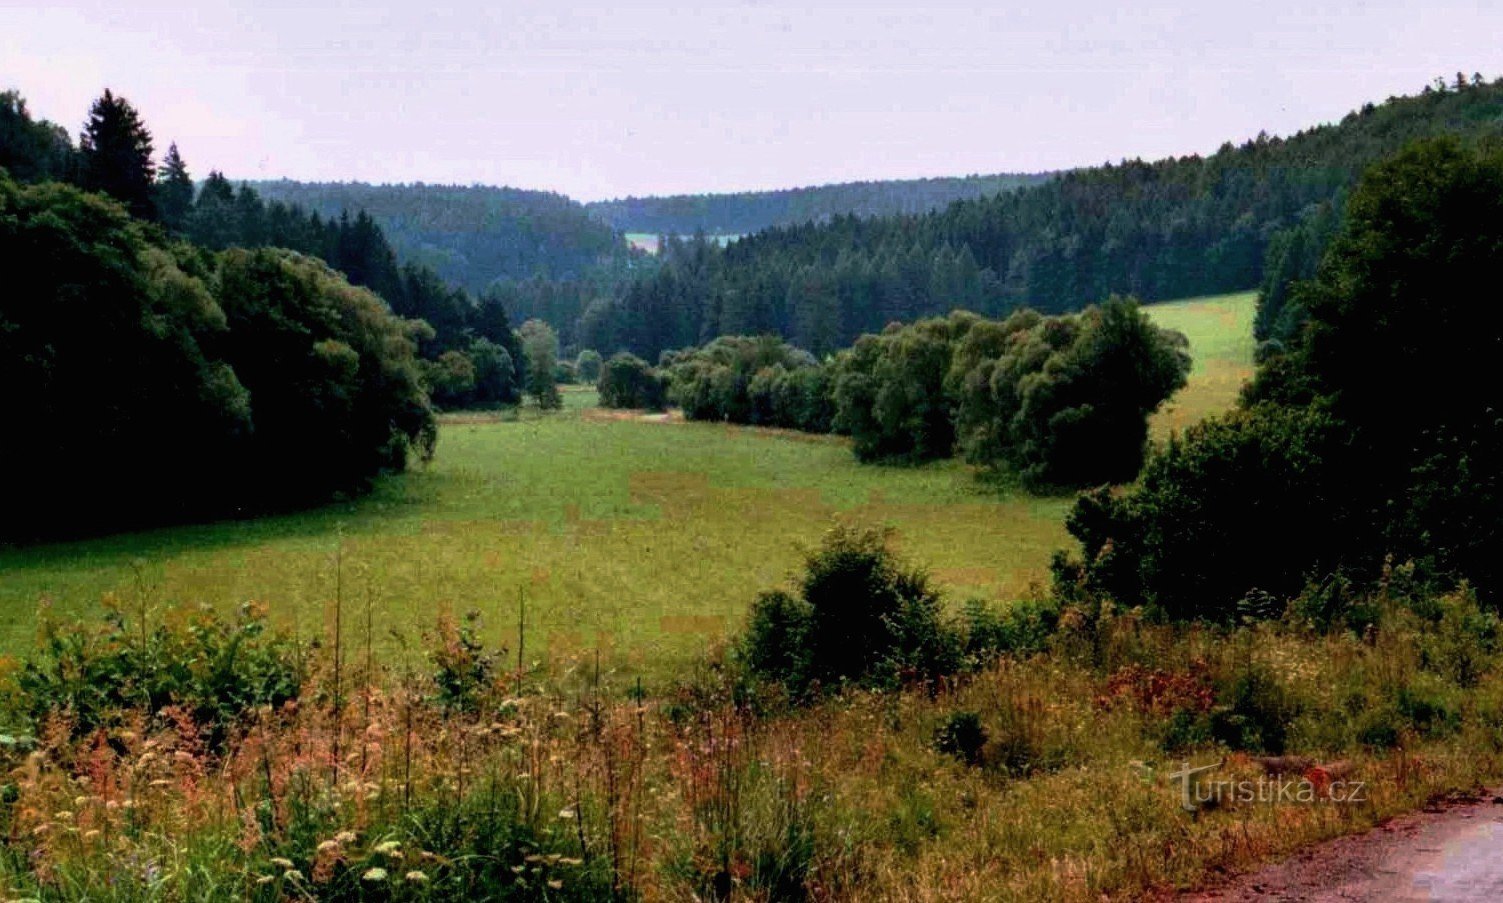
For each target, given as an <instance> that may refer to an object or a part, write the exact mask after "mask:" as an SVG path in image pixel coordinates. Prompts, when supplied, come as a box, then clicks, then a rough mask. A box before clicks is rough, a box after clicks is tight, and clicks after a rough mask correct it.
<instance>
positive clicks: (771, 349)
mask: <svg viewBox="0 0 1503 903" xmlns="http://www.w3.org/2000/svg"><path fill="white" fill-rule="evenodd" d="M819 369H820V367H819V364H818V363H817V362H816V361H815V360H814V357H813V356H812V355H810V354H809V353H808V352H807V351H804V350H802V349H799V348H795V347H793V346H792V345H789V344H787V343H786V342H784V341H783V340H782V339H779V338H777V337H775V336H756V337H753V336H722V337H720V338H718V339H716V340H715V341H713V342H711V343H709V344H708V345H705V346H704V347H703V348H688V349H684V350H681V351H674V352H669V353H667V354H665V355H664V356H663V371H664V374H665V375H666V377H667V380H668V397H669V400H670V401H672V402H673V403H674V404H676V405H678V406H679V407H680V408H682V409H683V412H684V416H685V417H688V418H689V419H691V420H728V421H730V422H732V423H749V424H757V425H763V426H787V427H794V428H798V429H810V430H812V431H817V429H816V428H817V427H818V426H819V425H820V419H821V418H820V415H821V413H822V412H821V409H820V407H819V402H818V401H817V400H811V399H808V398H807V397H806V396H804V394H803V393H804V392H806V391H818V390H819V389H820V388H821V387H822V384H821V383H818V382H817V381H816V382H805V381H803V380H802V379H800V381H799V382H798V383H796V384H792V383H790V380H791V379H793V378H794V376H793V375H794V374H798V373H802V372H803V371H806V370H810V371H816V372H817V371H818V370H819ZM816 379H817V378H816ZM794 386H796V387H797V388H794ZM800 414H803V415H804V416H805V417H806V418H807V419H804V418H801V417H800V416H799V415H800Z"/></svg>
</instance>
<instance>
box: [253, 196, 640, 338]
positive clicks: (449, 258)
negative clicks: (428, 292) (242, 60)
mask: <svg viewBox="0 0 1503 903" xmlns="http://www.w3.org/2000/svg"><path fill="white" fill-rule="evenodd" d="M252 187H253V188H254V189H255V190H256V191H257V192H259V193H260V194H261V195H262V196H263V197H266V198H269V199H272V200H275V201H279V202H281V203H283V204H287V205H295V206H298V207H301V208H303V209H304V210H311V211H313V212H315V213H317V214H319V215H321V216H323V217H324V218H326V219H329V218H334V217H337V216H339V215H340V213H341V212H342V211H345V210H352V211H353V210H361V211H364V212H365V213H366V214H368V215H369V216H371V217H372V218H373V219H374V221H375V222H376V223H377V224H379V225H380V227H381V229H382V231H383V232H384V233H385V234H386V235H387V237H388V238H389V240H390V241H391V245H392V249H393V251H394V252H395V253H396V255H397V256H398V257H399V258H400V259H401V260H402V261H403V262H404V263H407V264H413V265H415V266H419V267H423V268H426V269H431V270H433V271H434V272H435V273H436V274H437V275H438V277H439V278H440V279H442V280H443V281H445V282H447V283H452V284H454V285H458V286H462V287H463V288H465V289H466V290H467V291H470V292H473V293H476V294H481V293H484V292H486V291H487V290H489V289H490V288H491V287H492V285H493V283H496V282H498V281H503V282H515V281H525V280H530V279H532V278H533V277H535V276H538V275H540V274H541V275H542V276H545V277H547V279H548V281H552V280H567V279H573V278H579V277H584V276H586V275H588V274H590V273H591V271H593V270H595V269H596V268H599V267H606V268H621V267H624V266H625V265H626V264H627V262H628V261H629V259H630V256H631V255H630V253H629V251H628V249H627V246H626V242H625V241H624V240H623V239H622V238H621V237H620V236H619V235H617V234H615V233H614V232H613V231H612V229H611V228H610V227H609V226H608V225H606V224H604V223H601V222H599V221H597V220H596V219H594V218H593V217H592V216H590V215H589V213H587V212H586V210H585V208H584V206H583V205H581V204H579V203H578V202H576V201H573V200H570V199H569V198H566V197H564V196H562V195H560V194H556V193H553V192H545V191H526V190H522V189H517V188H499V187H493V186H489V185H426V184H412V185H369V184H365V183H362V182H293V181H288V180H279V181H274V182H256V183H253V185H252ZM511 313H512V314H514V315H515V316H516V319H517V320H519V321H521V320H526V319H530V318H532V317H540V318H542V319H546V320H548V322H549V323H550V325H553V326H554V328H556V329H562V328H563V327H564V325H565V324H564V323H562V322H560V321H559V320H555V319H554V318H552V317H547V316H544V315H543V314H542V313H541V312H539V311H522V312H519V311H516V310H512V311H511ZM577 315H578V314H577V312H576V314H575V316H577ZM613 350H614V349H613Z"/></svg>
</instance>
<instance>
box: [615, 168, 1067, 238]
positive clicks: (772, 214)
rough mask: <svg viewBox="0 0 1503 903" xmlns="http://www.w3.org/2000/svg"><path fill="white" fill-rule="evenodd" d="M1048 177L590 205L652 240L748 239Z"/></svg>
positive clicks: (939, 203) (932, 205) (935, 205)
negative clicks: (774, 228)
mask: <svg viewBox="0 0 1503 903" xmlns="http://www.w3.org/2000/svg"><path fill="white" fill-rule="evenodd" d="M1049 177H1050V176H1049V175H1048V174H1039V175H1033V174H1023V173H997V174H995V175H985V176H975V175H973V176H961V177H957V178H938V179H890V180H884V181H880V182H845V183H841V184H836V185H814V186H809V187H806V188H787V189H783V190H780V191H743V192H737V193H733V194H696V195H673V196H670V197H645V198H637V197H628V198H621V199H618V200H611V201H595V202H592V203H590V204H586V205H585V206H586V208H587V209H588V210H589V211H590V213H591V214H592V215H593V216H596V217H599V218H601V219H603V220H605V221H606V222H608V223H610V224H611V226H612V227H614V228H615V229H616V230H617V231H620V232H648V233H651V234H653V235H693V234H694V233H695V232H707V233H709V234H711V235H744V234H746V233H748V232H758V231H761V230H762V229H766V228H768V227H770V226H793V225H798V224H800V223H807V222H822V221H824V220H828V219H829V218H831V217H833V216H841V215H850V214H854V215H856V216H863V217H870V216H890V215H893V214H897V213H927V212H928V211H930V210H938V209H940V208H943V207H945V206H946V205H948V204H950V203H952V202H954V201H957V200H962V199H971V198H979V197H985V196H987V195H993V194H1000V193H1001V192H1004V191H1012V190H1014V189H1016V188H1021V187H1024V186H1027V185H1036V184H1038V183H1040V182H1043V181H1044V180H1046V179H1048V178H1049Z"/></svg>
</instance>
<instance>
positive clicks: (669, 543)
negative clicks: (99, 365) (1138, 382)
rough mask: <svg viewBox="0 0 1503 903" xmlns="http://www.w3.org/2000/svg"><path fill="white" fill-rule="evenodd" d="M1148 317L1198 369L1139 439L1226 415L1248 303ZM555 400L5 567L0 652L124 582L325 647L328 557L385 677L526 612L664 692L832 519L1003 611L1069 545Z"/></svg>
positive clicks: (1045, 514) (538, 637) (1017, 507)
mask: <svg viewBox="0 0 1503 903" xmlns="http://www.w3.org/2000/svg"><path fill="white" fill-rule="evenodd" d="M1153 310H1154V316H1155V317H1156V318H1157V319H1158V320H1159V322H1161V323H1164V324H1166V325H1170V326H1173V327H1175V328H1177V329H1183V330H1184V331H1185V332H1186V333H1187V334H1188V335H1189V336H1190V338H1191V341H1192V344H1193V347H1194V350H1195V352H1196V354H1197V363H1196V369H1195V373H1194V375H1193V376H1192V379H1191V386H1190V387H1189V388H1188V389H1186V390H1185V392H1183V393H1182V394H1181V395H1180V396H1179V397H1177V398H1176V399H1175V400H1174V401H1173V402H1172V403H1171V405H1170V407H1169V409H1168V410H1166V411H1165V412H1164V413H1162V414H1161V415H1159V417H1158V418H1157V419H1156V421H1155V432H1156V434H1164V433H1166V432H1167V430H1168V429H1170V428H1173V427H1178V426H1182V425H1183V424H1184V423H1186V422H1188V421H1189V418H1191V417H1197V416H1202V415H1203V414H1205V413H1207V412H1209V411H1211V410H1214V409H1216V408H1218V407H1222V406H1225V405H1226V404H1228V403H1230V400H1231V399H1233V398H1234V397H1235V394H1236V389H1237V383H1238V382H1239V381H1240V378H1241V376H1242V375H1245V373H1246V372H1248V369H1249V366H1250V361H1251V353H1252V352H1251V338H1250V329H1251V326H1250V324H1251V296H1250V295H1238V296H1230V297H1226V298H1214V299H1203V300H1194V301H1187V302H1181V303H1177V304H1169V305H1161V306H1158V307H1155V308H1154V309H1153ZM1243 334H1246V335H1247V338H1246V340H1245V341H1244V339H1243V337H1242V336H1243ZM565 397H566V400H567V402H568V403H567V406H566V410H565V411H564V412H563V413H562V414H557V415H552V416H547V417H542V416H539V415H537V414H535V413H524V414H523V415H522V416H521V417H520V418H519V419H518V418H516V417H515V416H513V417H511V418H509V419H498V418H495V417H491V416H486V417H481V416H471V417H461V418H453V419H450V420H448V421H447V422H445V423H444V424H443V426H442V427H441V430H440V440H439V447H438V455H437V458H436V460H435V461H434V463H433V465H432V466H431V467H430V468H429V469H427V470H425V471H417V472H414V473H412V474H410V475H408V476H407V477H405V478H397V479H390V480H386V481H383V482H382V483H381V484H380V485H379V486H378V488H377V490H376V491H375V492H374V493H372V494H371V495H370V496H368V497H365V498H362V499H360V500H358V501H356V502H353V503H346V504H339V505H330V506H326V507H324V508H320V509H318V510H315V511H310V512H306V513H301V514H296V515H289V516H283V517H271V518H263V519H260V520H255V521H247V522H243V523H223V524H213V525H208V526H197V527H178V528H172V529H165V530H155V531H149V532H142V533H133V534H126V535H122V536H116V537H110V538H105V539H99V540H91V541H86V542H77V543H66V544H56V545H47V546H40V547H35V548H30V549H23V550H12V551H4V552H0V652H10V653H16V652H20V651H23V650H24V649H25V648H26V647H27V645H28V644H29V642H30V640H31V638H32V637H33V635H34V632H35V627H36V612H37V610H38V606H39V604H41V605H45V606H46V607H47V608H49V609H50V610H51V611H52V612H53V613H54V614H57V615H61V616H89V615H92V614H93V613H96V612H98V611H99V604H100V600H101V598H102V597H103V596H104V595H105V594H107V593H115V594H118V595H120V596H121V597H123V598H126V599H132V598H135V594H136V592H137V590H136V585H137V574H138V573H139V575H140V577H141V578H142V582H143V583H144V584H145V586H146V587H147V593H148V596H149V598H150V599H151V600H152V602H153V604H156V605H159V606H160V605H162V604H164V603H167V602H179V603H192V604H198V603H203V604H208V605H213V606H217V607H222V608H228V607H231V606H234V605H238V604H239V603H242V602H245V601H248V600H257V601H261V602H264V603H266V604H267V605H268V606H269V607H270V609H271V611H272V612H273V613H274V615H275V616H276V617H278V618H280V619H282V620H283V621H284V622H285V623H288V624H292V625H296V626H297V628H298V629H299V630H300V631H302V632H305V633H306V632H310V631H316V630H320V629H322V628H323V626H324V624H325V623H326V618H327V617H328V611H329V602H330V600H331V599H332V598H333V597H334V594H335V586H336V557H338V558H339V559H340V560H341V561H342V564H341V570H342V581H341V582H342V584H343V588H344V597H345V599H346V604H347V606H348V609H347V617H358V618H360V619H361V620H360V622H361V623H363V610H361V609H362V607H363V605H364V604H365V600H366V598H367V596H368V594H369V598H370V599H371V604H372V608H373V612H374V619H373V620H374V623H375V633H376V635H377V636H378V641H379V642H380V643H381V644H382V647H383V649H384V650H385V651H386V652H387V653H388V654H392V655H395V654H397V650H398V648H399V644H398V642H397V640H395V639H394V638H392V637H391V636H390V634H391V632H392V631H396V632H398V633H405V634H406V635H408V636H411V635H412V634H413V633H414V632H415V631H416V630H418V629H421V628H423V627H426V626H429V625H431V624H432V622H433V619H434V616H435V614H436V612H438V611H439V609H440V608H441V607H443V606H448V607H450V608H452V609H453V610H454V611H455V612H456V613H463V612H464V611H467V610H469V609H479V610H481V611H482V612H483V613H484V615H485V619H486V624H487V629H488V631H489V633H490V635H491V638H492V639H494V640H500V641H505V642H507V643H509V644H510V643H512V642H514V639H515V634H516V626H515V625H516V615H517V598H518V593H519V592H521V593H524V594H525V596H526V600H527V610H528V624H529V626H528V629H527V636H528V650H529V658H533V657H538V658H542V657H544V656H545V655H547V654H557V653H560V652H569V651H578V650H580V649H590V648H595V647H597V646H598V647H600V648H601V649H602V650H604V651H605V652H606V655H607V658H608V660H609V661H613V662H617V663H620V664H623V665H630V666H634V667H640V668H642V669H644V670H646V671H648V672H649V673H661V672H663V671H664V670H667V669H671V668H672V667H674V666H675V665H676V664H678V663H682V662H684V661H686V660H689V659H690V658H692V657H693V656H694V655H696V654H698V653H700V652H701V651H702V650H703V649H704V648H705V646H706V645H707V644H708V643H711V642H713V641H715V640H716V639H717V638H720V637H722V636H724V635H725V634H726V632H727V631H729V630H731V629H734V628H735V627H737V626H738V625H739V622H740V619H741V617H742V616H743V614H744V612H745V610H746V608H747V606H748V605H749V604H750V602H751V601H752V599H753V598H754V597H755V595H756V593H757V592H758V591H759V590H762V589H765V588H768V587H771V586H774V585H777V584H778V583H779V582H780V581H782V580H784V579H785V578H786V577H787V576H788V574H789V573H790V572H791V571H792V570H793V568H794V567H795V566H796V564H797V562H798V549H797V546H798V544H800V543H811V542H814V541H815V540H816V539H817V538H818V537H819V535H820V534H821V532H822V531H824V530H825V529H826V528H827V527H828V526H829V525H830V523H831V522H832V519H833V518H849V519H856V520H861V521H866V522H873V523H886V524H891V525H892V526H893V527H895V528H896V530H897V534H898V539H899V544H900V546H901V547H902V549H903V550H904V551H905V552H907V553H909V554H911V555H912V556H913V558H914V559H915V560H917V561H921V562H923V563H925V564H927V565H928V566H930V567H932V568H933V569H934V571H935V573H936V575H937V577H938V578H939V580H940V582H941V583H942V584H943V585H944V586H945V587H946V588H947V589H948V590H949V592H950V596H951V598H952V599H954V600H957V601H958V600H961V599H964V598H967V597H970V596H981V597H986V598H992V599H1009V598H1012V597H1014V596H1016V595H1017V594H1018V593H1020V592H1022V591H1024V590H1025V589H1026V587H1027V585H1028V584H1029V582H1030V581H1037V580H1042V579H1043V578H1044V577H1045V574H1046V566H1047V563H1048V559H1049V555H1050V553H1051V552H1052V551H1053V550H1054V549H1056V548H1060V547H1063V546H1064V545H1065V544H1066V543H1067V541H1068V537H1067V535H1066V533H1065V531H1064V527H1063V517H1064V514H1065V511H1066V510H1067V509H1068V507H1069V504H1070V501H1069V499H1066V498H1036V497H1031V496H1028V495H1025V494H1022V493H1017V492H1008V491H1005V490H995V489H991V488H988V487H986V486H984V485H981V484H979V483H978V482H977V481H976V480H975V478H974V477H973V475H972V473H971V472H970V470H969V469H968V468H966V467H964V466H963V465H961V464H958V463H956V462H944V463H940V464H935V465H931V466H927V467H921V468H886V467H870V466H864V465H860V464H857V463H856V462H855V461H854V460H853V459H852V457H851V454H850V451H849V450H848V449H847V447H846V445H845V444H844V442H843V441H842V440H840V439H837V438H833V437H815V436H800V435H793V434H787V433H779V432H774V431H761V430H755V429H748V428H738V427H726V426H718V425H711V424H698V423H663V422H656V421H653V420H646V419H642V418H639V417H635V416H631V417H619V416H608V415H607V413H606V412H604V411H601V410H599V409H596V408H594V407H593V403H594V398H593V392H592V391H589V390H574V391H571V392H568V393H566V396H565ZM350 611H359V614H356V615H351V614H350ZM512 648H513V649H514V648H515V647H514V646H513V647H512Z"/></svg>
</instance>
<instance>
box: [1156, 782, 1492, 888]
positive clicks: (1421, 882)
mask: <svg viewBox="0 0 1503 903" xmlns="http://www.w3.org/2000/svg"><path fill="white" fill-rule="evenodd" d="M1294 900H1299V901H1338V900H1395V901H1420V900H1424V901H1447V903H1481V901H1503V797H1499V796H1493V795H1487V796H1485V797H1483V799H1481V800H1480V801H1477V802H1468V803H1461V804H1457V805H1453V806H1449V807H1446V808H1444V809H1441V810H1432V811H1426V812H1420V813H1416V814H1413V815H1406V816H1403V817H1401V818H1396V819H1394V820H1393V821H1390V822H1388V823H1387V824H1385V825H1383V826H1381V827H1378V828H1376V829H1374V830H1372V831H1369V832H1368V833H1366V834H1360V835H1356V836H1353V837H1343V838H1340V839H1338V840H1334V841H1331V842H1330V843H1327V844H1323V845H1321V846H1318V847H1314V848H1312V849H1309V850H1306V851H1304V852H1302V853H1299V854H1296V855H1295V856H1293V857H1291V858H1289V859H1287V860H1285V861H1284V862H1280V863H1276V864H1274V865H1270V866H1266V867H1264V868H1262V869H1259V870H1258V871H1255V872H1251V873H1249V874H1247V875H1244V876H1242V877H1240V878H1238V879H1236V880H1234V881H1232V882H1230V883H1229V884H1227V885H1225V886H1223V887H1220V888H1214V889H1210V890H1206V891H1201V892H1198V893H1194V894H1189V895H1186V896H1185V897H1183V898H1182V901H1183V903H1211V901H1216V903H1233V901H1259V903H1271V901H1294Z"/></svg>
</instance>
